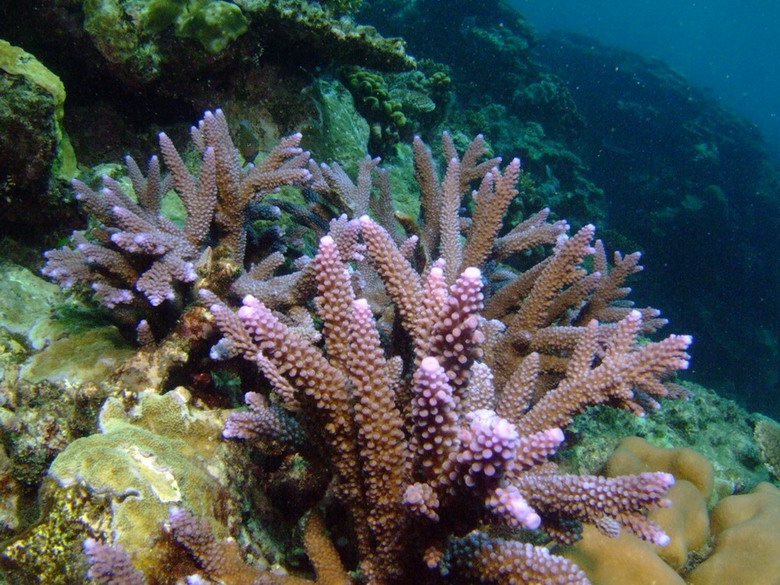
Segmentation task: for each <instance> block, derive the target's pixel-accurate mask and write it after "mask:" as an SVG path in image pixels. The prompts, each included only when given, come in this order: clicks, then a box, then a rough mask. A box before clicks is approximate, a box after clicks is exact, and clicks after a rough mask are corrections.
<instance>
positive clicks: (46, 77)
mask: <svg viewBox="0 0 780 585" xmlns="http://www.w3.org/2000/svg"><path fill="white" fill-rule="evenodd" d="M64 103H65V88H64V86H63V85H62V82H61V81H60V79H59V78H58V77H57V76H56V75H55V74H54V73H52V72H51V71H49V70H48V69H47V68H46V67H45V66H44V65H43V64H42V63H41V62H40V61H38V60H37V59H36V58H35V57H34V56H33V55H31V54H30V53H27V52H26V51H24V50H23V49H21V48H19V47H15V46H13V45H11V44H10V43H8V42H6V41H3V40H0V217H2V218H3V220H4V221H6V222H13V223H26V224H28V225H40V224H41V223H43V222H45V221H47V220H51V218H52V217H53V215H54V214H56V213H57V209H58V206H57V203H58V202H59V200H60V197H61V192H60V190H61V188H62V184H61V183H60V182H59V179H64V178H70V177H72V176H73V174H74V173H75V156H74V154H73V149H72V148H71V146H70V142H69V141H68V138H67V136H66V135H65V133H64V131H63V128H62V120H63V116H64V110H63V106H64Z"/></svg>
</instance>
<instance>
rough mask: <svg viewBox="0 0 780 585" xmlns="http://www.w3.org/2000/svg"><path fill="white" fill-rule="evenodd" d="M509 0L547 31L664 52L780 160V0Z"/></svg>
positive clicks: (640, 50)
mask: <svg viewBox="0 0 780 585" xmlns="http://www.w3.org/2000/svg"><path fill="white" fill-rule="evenodd" d="M508 1H509V4H511V5H512V6H514V7H515V8H517V9H518V10H519V11H520V12H522V13H523V14H525V15H526V16H527V17H528V19H529V21H530V23H531V24H532V25H533V26H534V27H535V28H536V29H537V30H538V31H539V32H541V33H544V32H547V31H550V30H566V31H571V32H576V33H580V34H586V35H589V36H591V37H593V38H595V39H596V40H599V41H600V42H602V43H604V44H608V45H614V46H618V47H621V48H624V49H628V50H632V51H635V52H637V53H640V54H641V55H644V56H652V57H658V58H660V59H662V60H663V61H665V62H666V63H668V64H669V65H671V66H672V67H673V68H675V69H677V70H678V71H679V72H680V73H682V74H683V75H685V76H686V77H687V78H688V79H690V80H691V81H692V82H693V83H694V84H695V85H698V86H700V87H703V88H707V89H709V90H711V92H712V94H713V97H716V98H717V99H719V100H721V102H722V103H723V104H724V105H726V106H728V107H730V108H733V109H734V110H736V111H737V112H739V113H740V114H742V115H744V116H745V117H746V118H748V119H749V120H750V121H752V122H753V123H755V124H757V125H758V126H759V128H760V129H761V131H762V133H763V134H764V136H765V138H766V140H767V143H768V146H769V150H770V151H771V154H772V155H773V156H774V158H775V159H777V160H780V2H778V1H773V0H709V1H703V2H702V1H698V2H696V1H693V2H680V1H678V0H590V1H588V0H508Z"/></svg>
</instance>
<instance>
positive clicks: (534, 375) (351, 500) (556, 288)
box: [202, 135, 690, 583]
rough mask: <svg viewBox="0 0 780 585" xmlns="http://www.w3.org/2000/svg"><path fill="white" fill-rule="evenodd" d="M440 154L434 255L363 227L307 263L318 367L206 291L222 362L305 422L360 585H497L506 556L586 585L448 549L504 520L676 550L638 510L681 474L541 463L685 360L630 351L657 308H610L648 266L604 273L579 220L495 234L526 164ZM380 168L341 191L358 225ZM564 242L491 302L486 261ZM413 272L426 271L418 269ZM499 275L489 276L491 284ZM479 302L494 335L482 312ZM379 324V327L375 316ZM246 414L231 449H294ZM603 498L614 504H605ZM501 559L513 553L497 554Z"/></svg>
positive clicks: (260, 407) (432, 185) (561, 567)
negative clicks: (235, 361) (446, 581)
mask: <svg viewBox="0 0 780 585" xmlns="http://www.w3.org/2000/svg"><path fill="white" fill-rule="evenodd" d="M444 149H445V151H446V152H447V153H448V155H449V156H450V162H449V164H448V166H447V171H446V173H445V177H444V179H443V180H441V181H439V179H438V171H437V170H436V165H435V163H434V161H433V159H432V158H431V154H430V151H429V150H428V149H427V148H426V147H425V145H424V144H423V143H422V142H421V141H419V140H417V141H416V142H415V150H416V155H417V158H416V165H417V170H418V177H419V181H420V183H421V187H422V192H423V220H424V228H423V231H422V235H421V238H420V245H421V250H420V252H421V255H420V256H419V258H421V259H422V260H420V259H418V260H417V261H415V260H414V258H415V256H414V246H415V245H416V244H417V237H416V236H414V237H412V238H411V239H409V240H406V241H405V242H404V243H402V244H401V245H400V247H398V245H397V244H396V243H395V242H394V241H393V236H392V235H391V233H390V232H388V231H387V230H385V229H384V228H383V227H382V226H381V225H379V224H377V223H375V222H374V221H373V220H371V219H369V218H368V216H362V217H361V218H360V220H359V221H354V220H353V221H352V222H347V223H344V221H345V220H341V221H339V222H335V223H333V224H332V229H331V235H328V236H325V237H323V238H322V239H321V241H320V246H319V252H318V254H317V256H316V258H315V259H314V261H313V262H312V265H313V266H314V269H315V272H316V274H317V283H318V293H319V296H318V297H317V303H316V304H317V310H318V316H319V318H320V319H321V320H322V326H323V329H322V337H323V341H324V347H325V351H326V355H323V354H322V353H321V351H320V350H319V349H318V348H317V347H315V345H314V344H313V343H312V341H310V339H312V337H311V335H310V334H305V335H303V334H302V333H301V332H299V331H296V330H293V329H291V328H290V327H288V326H287V325H285V323H284V322H283V321H282V320H280V318H279V317H277V316H275V315H274V313H273V312H272V311H271V310H270V309H269V308H268V307H266V306H265V305H264V304H263V303H262V302H260V301H259V300H257V299H255V298H254V297H252V296H247V297H246V298H245V299H244V301H243V307H242V308H241V309H240V310H239V311H238V313H233V312H232V311H231V310H230V309H229V308H228V307H227V306H225V305H224V304H223V303H222V302H220V301H219V300H218V298H217V297H216V295H214V294H212V293H210V292H207V291H202V295H203V296H204V298H205V299H206V300H207V302H208V303H211V311H212V312H213V313H214V316H215V319H216V323H217V325H218V326H219V328H220V329H221V330H222V332H223V334H224V335H225V337H224V339H223V340H222V341H221V342H220V343H219V344H218V348H219V349H218V350H216V351H215V352H213V354H214V355H223V356H229V355H231V354H235V353H239V354H242V355H243V356H244V358H246V359H247V360H250V361H252V362H255V363H256V364H257V365H258V367H259V368H260V369H261V370H262V371H263V373H264V374H265V375H266V377H267V378H268V379H269V380H270V381H271V383H272V386H273V387H274V396H275V398H274V399H275V400H278V401H280V402H281V403H282V404H283V405H285V407H286V408H288V409H291V410H293V411H296V410H300V412H301V413H302V414H303V415H305V417H306V421H305V422H304V424H303V425H302V426H303V427H304V428H305V429H309V431H308V432H309V433H312V434H313V436H312V440H314V441H315V442H316V443H319V444H321V445H322V448H323V449H324V450H325V453H326V454H327V457H328V458H329V459H330V460H331V461H332V465H333V469H334V474H335V478H336V484H335V486H334V488H333V490H334V495H335V496H336V499H337V500H338V501H339V502H340V504H341V505H342V506H344V507H346V508H347V509H348V510H349V516H350V518H351V521H352V529H353V530H354V531H355V535H356V543H355V546H356V548H357V554H358V557H359V560H360V568H361V572H362V574H363V576H364V578H365V579H366V580H367V582H369V583H385V582H405V581H404V579H406V578H408V576H410V575H412V574H416V573H417V572H418V571H420V570H421V568H422V567H423V566H424V565H425V564H427V565H428V567H429V568H430V569H434V568H438V569H439V572H440V573H441V574H447V573H448V571H449V570H450V569H449V567H453V568H454V567H462V566H463V565H465V566H468V567H470V569H469V571H471V572H472V573H473V574H475V575H477V576H480V577H481V578H486V579H490V578H496V575H497V574H498V573H497V572H495V571H497V567H498V566H499V565H500V564H501V563H505V564H506V563H510V562H511V564H512V565H513V566H514V569H510V570H509V573H508V574H511V575H515V576H518V575H519V574H520V572H522V571H523V570H524V569H523V567H529V568H531V570H533V571H535V572H536V573H535V574H536V577H534V578H532V580H531V581H530V582H532V583H536V582H539V583H541V582H543V581H544V580H545V579H546V578H548V577H549V576H550V575H551V574H553V573H558V572H559V573H561V574H565V575H567V576H568V579H570V581H567V582H572V583H574V582H578V583H584V582H585V580H584V576H583V575H582V574H581V573H580V572H579V570H578V569H576V567H574V566H571V565H568V564H567V563H566V562H565V561H564V560H562V559H560V558H557V557H554V556H549V553H547V552H546V551H543V550H542V549H536V548H533V547H529V546H525V547H522V546H521V547H517V546H515V544H513V543H511V542H509V541H504V540H502V539H500V538H494V537H489V536H488V535H487V534H486V533H481V535H479V534H478V533H474V534H473V535H472V536H469V537H467V538H454V540H451V538H452V537H457V536H459V535H462V534H464V533H466V532H469V531H471V530H474V529H477V528H480V527H481V528H482V530H485V529H486V528H487V527H488V526H489V525H490V524H493V523H495V522H498V523H499V524H500V523H502V522H503V523H505V524H506V525H508V526H510V527H514V528H521V527H526V528H537V527H539V525H540V523H542V526H543V527H544V529H545V530H546V531H547V532H548V534H550V535H552V536H554V537H555V538H556V539H559V540H561V541H563V542H570V541H572V540H576V538H577V535H578V529H577V526H578V524H579V522H580V521H583V522H594V523H595V524H596V525H597V526H599V529H600V530H603V531H604V532H605V533H607V534H609V535H615V534H617V533H618V532H619V531H620V526H621V525H622V526H623V527H624V528H626V529H627V530H630V531H633V532H635V533H637V534H639V535H640V536H642V537H643V538H646V539H648V540H651V541H654V542H657V543H661V544H663V543H666V542H667V540H668V538H667V537H666V535H664V534H663V533H662V532H659V531H658V530H657V528H656V527H655V526H654V525H653V524H651V523H647V522H646V521H645V520H644V519H643V516H642V513H643V512H645V511H647V510H648V509H651V508H653V507H655V506H658V505H664V504H665V500H663V499H662V496H663V493H664V492H665V491H666V490H667V489H668V487H669V486H670V485H671V479H670V478H671V475H669V474H663V473H662V474H649V475H647V474H645V475H638V476H625V477H619V478H615V479H612V480H606V479H603V478H597V477H578V476H564V475H559V474H557V473H555V471H554V466H553V465H552V464H551V463H549V462H547V461H546V460H547V457H548V456H549V455H550V454H552V453H554V452H555V450H556V449H557V447H558V445H559V444H560V443H561V442H562V440H563V434H562V432H561V430H560V428H561V427H565V426H567V425H568V424H570V423H571V421H572V417H573V416H574V415H575V414H577V413H579V412H581V411H582V410H583V409H584V408H585V407H586V406H587V405H591V404H598V403H601V402H607V401H612V402H613V403H614V404H616V405H622V406H623V407H624V408H627V409H629V410H632V411H634V412H638V413H641V412H643V411H644V407H643V405H644V406H649V407H651V408H655V407H657V403H656V401H655V399H654V398H653V396H656V397H657V396H666V395H667V390H666V388H665V387H664V386H663V385H662V384H661V380H662V379H663V378H664V377H665V375H666V374H669V373H671V372H673V371H674V370H676V369H679V368H684V367H686V366H687V361H686V357H687V356H686V355H685V349H686V348H687V346H688V344H689V343H690V338H688V337H686V336H670V337H668V338H666V339H665V340H663V341H660V342H655V343H650V344H648V345H643V346H639V345H637V343H636V340H637V335H638V334H639V333H640V331H643V330H644V331H647V332H651V331H654V330H655V328H657V327H658V326H659V325H660V324H662V322H661V321H660V320H658V319H657V312H656V311H654V310H651V309H645V310H644V311H643V312H644V315H645V317H644V318H643V316H642V313H641V312H640V311H637V310H634V309H630V308H627V307H626V306H625V305H617V304H614V301H616V300H618V299H622V298H623V297H624V296H625V294H626V293H627V290H625V289H622V288H620V287H621V284H622V281H623V279H624V278H625V277H626V276H627V275H629V274H631V273H633V272H635V271H636V270H637V269H638V268H637V260H638V256H636V255H632V256H627V257H625V258H624V257H622V256H621V255H616V256H615V262H616V266H615V267H614V268H613V269H612V270H609V269H608V267H607V265H606V257H605V255H604V251H603V246H601V244H600V243H597V244H596V247H595V248H594V247H592V246H591V239H592V236H593V228H592V226H586V228H583V229H582V230H580V232H578V233H577V234H575V235H574V236H572V237H571V238H570V239H567V238H565V237H562V235H563V233H564V232H565V230H566V229H567V227H568V226H566V224H565V223H564V222H557V223H546V222H545V219H546V213H544V212H543V213H540V214H537V215H536V216H533V217H532V218H530V219H528V220H527V221H526V222H524V223H522V224H520V226H517V227H515V229H514V230H512V231H511V232H510V233H509V234H507V235H506V236H503V237H502V238H498V239H497V237H496V236H497V234H498V232H499V229H500V227H501V222H502V218H503V215H504V212H505V210H506V208H507V207H508V205H509V202H510V201H511V200H512V199H513V198H514V197H515V196H516V195H517V194H518V192H517V191H516V190H515V183H516V182H517V179H518V176H519V172H520V170H519V161H517V160H514V161H512V162H511V163H510V165H509V166H508V167H507V168H506V169H505V170H504V171H503V172H502V171H500V170H498V167H497V166H496V165H497V164H498V161H496V160H495V159H491V160H488V161H485V162H480V159H481V157H483V156H484V154H485V152H486V150H485V148H484V145H483V142H482V139H481V138H478V139H477V140H475V141H474V142H473V143H472V145H471V146H470V147H469V149H468V150H467V152H466V153H465V154H463V156H462V157H461V156H459V155H458V153H457V152H456V151H455V149H454V144H452V142H451V139H450V138H449V137H448V136H447V135H445V140H444ZM324 168H326V167H324ZM373 168H374V165H365V166H363V167H361V171H360V174H359V177H358V181H357V185H358V186H357V187H355V185H352V187H353V189H354V190H353V191H350V190H349V189H347V186H346V185H344V184H343V179H341V180H340V181H339V180H338V176H336V177H334V179H336V184H337V185H339V184H340V186H341V190H342V191H344V192H345V193H348V194H349V195H351V197H352V200H351V202H350V209H351V210H352V211H355V210H358V209H361V208H365V202H364V203H362V204H361V201H365V199H364V198H367V195H368V192H367V191H366V188H365V187H363V188H362V189H361V188H360V185H361V184H363V185H370V182H368V183H367V182H366V181H367V180H370V179H369V177H370V174H371V173H372V172H373V170H372V169H373ZM326 176H327V173H326ZM332 180H333V179H332ZM473 181H476V182H478V183H479V184H480V186H479V189H478V190H477V191H475V192H474V198H475V200H476V207H475V209H474V212H473V217H472V218H471V223H470V226H469V228H468V231H467V234H466V240H465V242H466V243H465V246H464V245H462V244H461V242H460V235H459V232H460V229H461V224H462V223H463V222H462V218H460V217H459V209H460V208H461V199H462V197H463V196H464V195H465V194H467V193H469V192H470V184H471V183H472V182H473ZM383 196H385V197H388V196H389V194H388V193H383ZM385 217H387V216H386V215H385ZM390 221H392V220H390ZM389 227H390V228H391V230H393V231H394V228H393V226H392V224H391V225H390V226H389ZM358 232H360V234H361V235H362V240H363V244H362V245H358V243H357V240H356V237H357V235H358ZM555 242H557V244H556V247H555V250H554V253H553V255H552V256H551V257H550V258H548V259H547V260H545V261H544V262H542V263H540V264H539V265H537V268H531V269H530V270H528V271H527V272H525V273H524V275H523V276H517V277H514V278H513V277H512V276H511V275H507V274H506V270H505V269H504V270H503V274H502V279H508V280H505V282H504V284H503V287H501V288H498V287H496V288H497V290H495V291H491V290H489V289H485V291H484V293H483V282H482V279H483V274H482V272H481V271H480V270H479V269H478V268H476V267H477V266H484V265H486V263H487V261H488V260H489V259H492V260H493V262H495V260H502V259H506V258H507V257H509V256H511V255H512V254H515V253H518V252H520V251H522V250H525V249H528V248H530V247H532V246H535V245H539V244H544V243H547V244H552V243H555ZM439 254H441V259H440V260H436V261H434V260H433V258H436V257H438V256H439ZM594 254H595V255H596V268H597V269H598V271H597V272H594V273H590V274H588V272H587V271H584V270H582V268H580V265H581V262H582V260H583V259H584V258H585V257H587V256H590V255H594ZM365 255H367V256H368V258H370V260H371V267H369V266H368V265H366V264H365V260H364V259H363V258H364V256H365ZM426 258H428V259H429V260H427V262H426V260H425V259H426ZM353 261H354V262H357V265H356V266H357V268H358V270H360V274H361V277H360V278H359V279H358V280H357V281H356V284H357V286H358V293H360V294H365V295H366V298H367V299H369V300H366V299H357V298H356V294H357V293H356V292H355V291H354V290H353V278H352V277H351V276H350V267H349V264H348V263H351V262H353ZM419 262H422V265H421V266H422V269H421V272H417V271H416V270H415V269H414V267H413V264H415V263H419ZM426 263H427V264H428V265H427V268H426ZM372 271H376V273H377V275H378V277H379V279H380V280H381V282H382V283H383V285H384V288H385V290H386V294H387V295H389V296H390V298H392V300H393V303H394V305H395V307H394V315H395V319H396V320H397V321H398V322H399V323H398V324H399V325H400V326H401V327H402V330H403V331H404V333H403V334H402V335H401V337H400V338H399V337H398V333H400V331H399V332H398V333H396V334H395V335H394V336H393V339H391V340H390V341H389V348H390V349H391V351H392V353H391V355H392V356H393V357H391V358H390V360H389V361H388V360H386V359H385V357H384V351H383V349H382V345H381V342H380V331H382V332H384V333H383V334H385V335H389V334H390V332H393V331H398V327H397V325H396V326H393V325H392V324H391V323H387V322H384V320H386V319H388V316H387V309H383V308H381V307H380V306H377V305H376V304H374V305H373V306H372V304H371V302H370V300H371V299H376V294H377V292H376V287H377V284H378V283H377V282H376V280H375V277H370V278H369V274H370V273H371V272H372ZM498 272H500V271H499V269H498V268H497V267H496V266H495V265H491V270H490V271H489V272H488V273H487V276H490V274H492V275H496V274H497V273H498ZM356 274H357V273H356ZM491 293H494V294H491ZM518 303H519V308H517V304H518ZM483 307H484V314H485V316H490V317H491V318H492V319H491V320H490V321H488V320H485V319H484V318H483V317H481V316H480V313H482V309H483ZM372 313H376V314H379V315H380V320H379V321H378V322H377V321H374V318H373V316H372ZM389 318H393V317H392V316H390V317H389ZM596 318H601V319H602V320H604V321H605V322H604V324H602V325H600V324H599V322H598V321H597V320H596ZM643 322H644V324H643ZM406 338H408V339H409V340H410V343H409V342H406V343H405V342H404V341H403V339H406ZM326 356H327V357H326ZM479 360H482V361H479ZM634 389H636V390H637V391H638V393H636V392H635V391H634ZM247 401H248V403H249V404H250V407H251V412H250V413H236V414H234V415H232V416H231V417H230V419H229V420H228V423H227V426H226V429H225V435H226V436H228V437H235V438H241V439H257V438H259V437H262V436H268V435H271V436H273V435H274V434H275V435H276V437H277V438H278V439H279V440H282V441H284V438H285V437H287V438H288V440H291V439H292V442H293V444H295V443H298V442H299V441H300V438H296V437H299V432H298V431H292V427H291V426H290V424H291V423H290V422H288V421H287V418H286V417H285V416H284V415H283V414H282V413H280V412H279V411H278V410H275V409H274V408H272V407H271V405H269V404H267V403H265V402H264V401H261V400H259V399H258V397H256V395H254V394H248V395H247ZM299 416H300V415H299ZM597 493H600V494H603V497H606V498H607V499H609V500H610V501H611V502H613V504H611V505H610V506H607V507H606V508H602V507H601V506H599V505H596V503H595V502H596V498H597V496H596V494H597ZM480 501H481V502H482V506H483V507H484V508H483V512H476V510H475V512H476V514H475V515H474V516H470V515H467V516H465V517H464V516H463V509H464V504H466V503H470V505H469V507H473V506H474V504H475V503H478V502H480ZM491 514H492V516H493V518H494V519H495V520H494V521H493V522H491V521H490V518H491ZM483 522H487V524H483ZM491 549H494V550H497V551H502V552H500V553H499V554H498V555H497V556H493V555H492V554H491V553H490V552H489V551H490V550H491ZM453 551H457V552H453ZM472 558H473V562H471V561H469V560H468V559H472ZM509 559H512V561H509ZM491 575H492V577H491ZM504 578H505V579H510V578H511V577H508V576H505V577H504ZM507 582H509V581H507Z"/></svg>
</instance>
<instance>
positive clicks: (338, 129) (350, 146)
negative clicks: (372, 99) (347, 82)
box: [303, 80, 369, 172]
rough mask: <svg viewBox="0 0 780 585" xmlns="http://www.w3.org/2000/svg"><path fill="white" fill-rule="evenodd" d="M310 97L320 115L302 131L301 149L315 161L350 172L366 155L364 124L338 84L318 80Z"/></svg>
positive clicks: (366, 128)
mask: <svg viewBox="0 0 780 585" xmlns="http://www.w3.org/2000/svg"><path fill="white" fill-rule="evenodd" d="M312 97H313V98H314V100H315V101H316V103H317V110H318V112H319V114H320V116H319V120H318V121H317V123H316V125H312V126H311V127H310V128H307V129H306V132H305V133H304V139H303V145H304V147H305V148H307V149H309V150H310V151H311V152H312V155H313V156H314V158H316V159H319V160H329V161H330V160H337V161H339V162H340V163H343V164H344V166H345V167H346V168H347V169H349V170H350V171H351V172H354V171H356V170H357V166H356V163H357V161H359V160H360V159H362V158H363V157H364V156H365V155H366V149H367V147H368V135H369V129H368V122H366V120H365V119H364V118H363V117H362V116H361V115H360V114H359V113H358V112H357V110H356V109H355V102H354V101H353V99H352V95H351V94H350V93H349V91H348V90H347V88H346V87H344V86H343V85H342V84H341V83H340V82H338V81H326V80H318V81H317V82H316V83H314V85H313V88H312Z"/></svg>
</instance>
